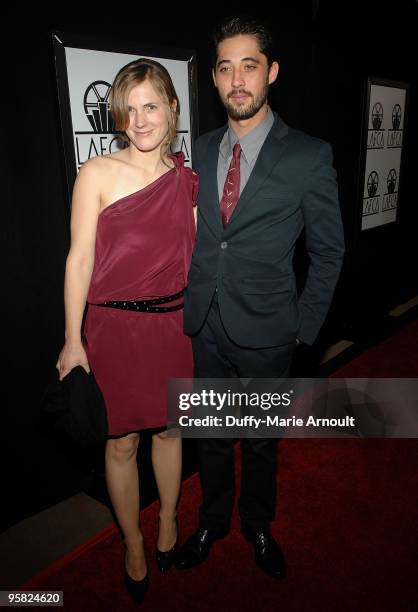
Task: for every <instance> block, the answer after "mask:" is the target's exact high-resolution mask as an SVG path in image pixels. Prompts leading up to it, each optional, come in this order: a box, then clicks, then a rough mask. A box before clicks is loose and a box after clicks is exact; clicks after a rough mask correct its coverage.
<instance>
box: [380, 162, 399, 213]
mask: <svg viewBox="0 0 418 612" xmlns="http://www.w3.org/2000/svg"><path fill="white" fill-rule="evenodd" d="M397 183H398V175H397V174H396V170H395V168H392V169H391V170H389V172H388V175H387V178H386V185H387V189H388V190H387V193H385V194H383V204H382V210H391V209H393V208H396V207H397V205H398V192H397V190H396V187H397Z"/></svg>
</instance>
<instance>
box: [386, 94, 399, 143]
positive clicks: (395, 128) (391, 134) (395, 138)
mask: <svg viewBox="0 0 418 612" xmlns="http://www.w3.org/2000/svg"><path fill="white" fill-rule="evenodd" d="M401 124H402V109H401V107H400V105H399V104H395V106H394V107H393V110H392V129H391V130H388V140H387V147H388V149H400V148H401V147H402V136H403V130H402V129H401Z"/></svg>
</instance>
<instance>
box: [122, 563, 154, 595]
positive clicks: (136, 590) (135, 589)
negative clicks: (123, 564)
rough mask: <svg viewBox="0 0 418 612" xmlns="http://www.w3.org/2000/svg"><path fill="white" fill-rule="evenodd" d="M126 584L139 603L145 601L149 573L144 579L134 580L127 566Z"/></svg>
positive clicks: (130, 593)
mask: <svg viewBox="0 0 418 612" xmlns="http://www.w3.org/2000/svg"><path fill="white" fill-rule="evenodd" d="M125 586H126V588H127V590H128V593H129V595H130V596H131V597H132V598H133V599H135V601H136V602H137V603H142V602H143V601H144V597H145V593H146V592H147V591H148V586H149V580H148V573H146V574H145V577H144V578H143V579H142V580H134V579H133V578H131V577H130V575H129V574H128V572H127V571H126V568H125Z"/></svg>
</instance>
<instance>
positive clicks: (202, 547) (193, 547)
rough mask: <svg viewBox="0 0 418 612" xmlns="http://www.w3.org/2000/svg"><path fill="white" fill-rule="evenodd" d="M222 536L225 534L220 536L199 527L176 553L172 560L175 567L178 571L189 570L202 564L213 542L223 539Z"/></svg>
mask: <svg viewBox="0 0 418 612" xmlns="http://www.w3.org/2000/svg"><path fill="white" fill-rule="evenodd" d="M224 535H226V534H222V535H221V534H218V533H217V532H214V531H213V530H211V529H206V528H204V527H199V529H198V530H197V531H195V533H193V534H192V535H191V536H190V537H189V539H188V540H186V543H185V544H184V545H183V546H182V548H181V549H180V550H179V551H178V553H177V555H176V556H175V558H174V563H175V566H176V567H177V568H178V569H190V568H191V567H195V566H196V565H199V564H200V563H203V561H205V560H206V559H207V557H208V555H209V551H210V549H211V546H212V544H213V543H214V541H215V540H218V539H220V538H223V537H224Z"/></svg>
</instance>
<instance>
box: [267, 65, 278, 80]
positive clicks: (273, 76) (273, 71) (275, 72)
mask: <svg viewBox="0 0 418 612" xmlns="http://www.w3.org/2000/svg"><path fill="white" fill-rule="evenodd" d="M278 74H279V64H278V62H273V63H272V65H271V66H270V70H269V85H271V84H272V83H274V81H275V80H276V79H277V75H278Z"/></svg>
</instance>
